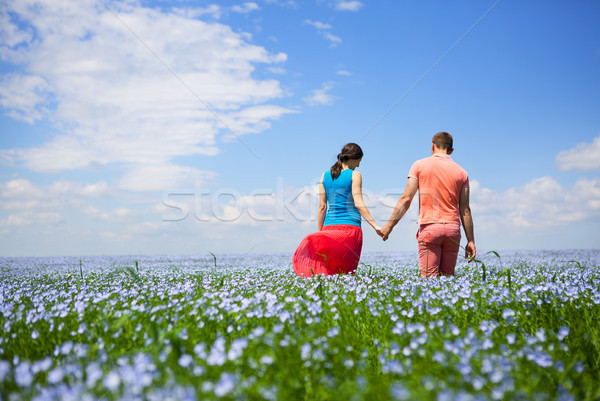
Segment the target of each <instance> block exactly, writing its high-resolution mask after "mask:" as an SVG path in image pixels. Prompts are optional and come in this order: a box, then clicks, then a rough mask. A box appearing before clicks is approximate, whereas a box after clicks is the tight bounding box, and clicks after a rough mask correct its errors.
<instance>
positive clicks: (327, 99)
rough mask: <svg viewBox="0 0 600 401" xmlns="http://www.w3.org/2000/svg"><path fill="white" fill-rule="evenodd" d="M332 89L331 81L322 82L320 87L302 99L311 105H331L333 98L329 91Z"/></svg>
mask: <svg viewBox="0 0 600 401" xmlns="http://www.w3.org/2000/svg"><path fill="white" fill-rule="evenodd" d="M331 89H333V85H332V84H331V83H327V82H326V83H324V84H323V85H321V89H314V90H313V91H312V92H311V95H310V96H307V97H305V98H304V101H305V102H306V103H307V104H309V105H311V106H320V105H331V104H333V101H334V99H335V97H334V96H332V95H331V94H330V93H329V91H330V90H331Z"/></svg>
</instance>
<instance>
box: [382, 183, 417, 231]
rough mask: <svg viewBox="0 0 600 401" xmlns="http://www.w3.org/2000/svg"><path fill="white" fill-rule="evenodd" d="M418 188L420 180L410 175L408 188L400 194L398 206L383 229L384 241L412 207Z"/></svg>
mask: <svg viewBox="0 0 600 401" xmlns="http://www.w3.org/2000/svg"><path fill="white" fill-rule="evenodd" d="M418 189H419V181H418V180H417V179H416V178H413V177H409V178H408V182H407V183H406V188H405V189H404V193H403V194H402V195H401V196H400V199H398V202H397V203H396V207H395V208H394V211H393V212H392V216H391V217H390V219H389V221H388V222H387V224H386V225H385V226H383V228H382V229H381V233H382V235H381V237H382V238H383V240H384V241H385V240H387V239H388V237H389V235H390V233H391V232H392V230H393V229H394V226H395V225H396V224H398V222H399V221H400V219H402V217H403V216H404V214H405V213H406V212H407V211H408V208H409V207H410V204H411V203H412V200H413V198H414V197H415V194H416V193H417V190H418Z"/></svg>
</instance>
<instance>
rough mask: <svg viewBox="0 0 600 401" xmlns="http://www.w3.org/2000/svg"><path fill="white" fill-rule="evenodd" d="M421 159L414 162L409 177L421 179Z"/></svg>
mask: <svg viewBox="0 0 600 401" xmlns="http://www.w3.org/2000/svg"><path fill="white" fill-rule="evenodd" d="M419 170H420V168H419V161H418V160H417V161H416V162H414V163H413V165H412V166H411V168H410V170H409V171H408V178H414V179H415V180H417V181H418V180H419Z"/></svg>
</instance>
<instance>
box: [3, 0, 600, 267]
mask: <svg viewBox="0 0 600 401" xmlns="http://www.w3.org/2000/svg"><path fill="white" fill-rule="evenodd" d="M599 19H600V3H599V2H598V1H595V0H581V1H577V2H572V1H526V2H522V1H511V0H493V1H478V2H474V1H456V2H444V1H424V2H416V1H398V0H393V1H392V0H381V1H362V0H361V1H350V0H312V1H299V0H297V1H294V0H256V1H249V2H244V1H219V2H214V1H195V0H156V1H144V0H139V1H138V0H4V1H2V2H0V256H2V257H14V256H60V255H79V256H85V255H117V254H121V255H136V254H207V253H208V252H212V253H241V254H246V253H267V252H288V253H292V252H294V250H295V248H296V247H297V245H298V244H299V243H300V241H301V240H302V238H303V237H304V236H305V235H307V234H309V233H311V232H314V231H316V230H317V221H316V217H317V203H318V199H317V183H318V181H319V178H320V177H321V174H322V173H323V172H324V171H325V170H327V169H329V168H330V167H331V165H332V164H333V163H334V161H335V160H336V156H337V154H338V153H339V152H340V150H341V148H342V147H343V145H344V144H346V143H348V142H356V143H358V144H359V145H360V146H361V147H362V149H363V152H364V158H363V160H362V162H361V165H360V167H359V168H358V170H359V171H361V173H362V176H363V193H364V197H365V201H366V203H367V205H368V206H369V208H370V211H371V213H372V214H373V215H374V217H375V219H376V220H377V221H378V222H379V223H380V224H381V225H383V224H384V223H385V222H386V221H387V219H388V218H389V216H390V214H391V212H392V210H393V206H394V205H395V203H396V200H397V198H398V197H399V196H400V194H401V193H402V191H403V190H404V187H405V185H406V181H407V173H408V171H409V169H410V166H411V165H412V163H413V162H414V161H416V160H418V159H421V158H424V157H427V156H429V155H430V153H431V138H432V137H433V135H434V134H435V133H436V132H439V131H446V132H449V133H451V134H452V135H453V137H454V149H455V150H454V153H453V154H452V157H453V159H454V160H455V161H456V162H457V163H459V164H460V165H461V166H463V167H464V168H465V169H466V170H467V172H468V174H469V179H470V182H471V210H472V214H473V219H474V226H475V242H476V245H477V247H478V249H479V250H505V249H573V248H598V247H599V246H600V239H599V238H600V224H599V223H600V97H599V93H600V24H598V23H597V21H598V20H599ZM417 211H418V203H417V202H416V201H415V202H413V204H412V206H411V208H410V210H409V212H408V213H407V215H406V216H405V217H404V219H403V220H402V221H401V222H400V223H399V224H398V225H397V226H396V228H395V229H394V231H393V232H392V234H391V236H390V239H389V240H388V241H387V242H385V243H384V242H383V241H381V240H380V239H379V237H377V235H376V234H375V232H374V230H372V229H371V227H370V226H369V225H368V224H366V222H363V231H364V235H365V237H364V244H363V252H371V251H377V252H378V251H382V252H396V251H415V252H416V247H417V245H416V241H415V233H416V230H417V228H418V226H417V214H418V213H417ZM462 242H463V245H465V244H466V240H465V239H464V235H463V240H462Z"/></svg>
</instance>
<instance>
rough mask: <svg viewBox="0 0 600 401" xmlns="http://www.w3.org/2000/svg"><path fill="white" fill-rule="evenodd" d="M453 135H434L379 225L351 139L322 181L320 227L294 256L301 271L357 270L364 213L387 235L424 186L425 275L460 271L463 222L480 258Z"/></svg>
mask: <svg viewBox="0 0 600 401" xmlns="http://www.w3.org/2000/svg"><path fill="white" fill-rule="evenodd" d="M452 142H453V140H452V135H450V134H449V133H447V132H439V133H437V134H435V135H434V137H433V139H432V145H431V157H428V158H425V159H421V160H418V161H416V162H415V163H414V164H413V165H412V167H411V169H410V171H409V173H408V182H407V184H406V189H405V190H404V193H403V194H402V196H400V199H399V200H398V203H397V204H396V207H395V208H394V211H393V212H392V216H391V217H390V219H389V221H388V222H387V224H386V225H384V226H383V227H379V226H378V225H377V223H376V222H375V220H374V219H373V217H372V216H371V213H369V210H368V209H367V207H366V206H365V204H364V202H363V196H362V176H361V174H360V173H359V172H358V171H355V168H356V167H358V166H359V165H360V162H361V160H362V157H363V152H362V149H361V148H360V146H358V145H357V144H355V143H349V144H347V145H345V146H344V147H343V148H342V152H341V153H340V154H338V157H337V158H338V160H337V162H336V163H335V164H334V165H333V166H332V167H331V169H330V170H329V171H326V172H325V173H324V174H323V176H322V177H321V182H320V183H319V213H318V227H319V231H318V232H316V233H313V234H310V235H308V236H307V237H306V238H304V239H303V240H302V242H301V243H300V245H299V246H298V249H297V250H296V252H295V254H294V258H293V267H294V271H295V272H296V274H298V275H299V276H309V277H310V276H313V275H316V274H325V275H329V274H338V273H351V274H352V273H354V271H355V270H356V268H357V266H358V261H359V259H360V253H361V250H362V230H361V217H362V218H364V219H365V220H366V221H367V223H369V224H370V225H371V226H372V227H373V228H374V229H375V231H377V234H379V235H380V236H381V237H382V238H383V240H384V241H385V240H387V239H388V236H389V235H390V233H391V232H392V230H393V228H394V226H395V225H396V224H397V223H398V221H400V219H401V218H402V216H404V214H405V213H406V211H407V210H408V208H409V207H410V204H411V202H412V199H413V197H414V196H415V194H416V193H417V190H418V191H419V230H418V231H417V243H418V247H419V267H420V269H421V276H422V277H429V276H437V275H440V274H442V275H454V267H455V266H456V259H457V257H458V251H459V247H460V225H461V222H462V225H463V228H464V231H465V235H466V237H467V245H466V247H465V257H468V258H469V262H470V261H471V260H473V258H474V257H475V252H476V250H475V238H474V234H473V219H472V217H471V209H470V207H469V177H468V175H467V172H466V171H465V170H464V169H463V168H462V167H460V166H459V165H458V164H456V163H455V162H454V161H453V160H452V158H451V157H450V154H451V153H452V151H453V150H454V149H453V148H452V145H453V144H452Z"/></svg>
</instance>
